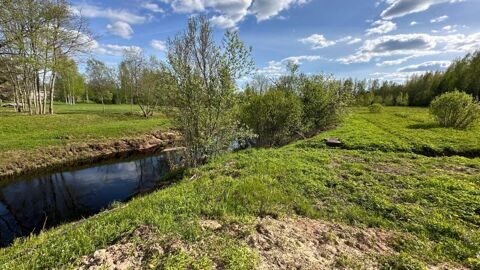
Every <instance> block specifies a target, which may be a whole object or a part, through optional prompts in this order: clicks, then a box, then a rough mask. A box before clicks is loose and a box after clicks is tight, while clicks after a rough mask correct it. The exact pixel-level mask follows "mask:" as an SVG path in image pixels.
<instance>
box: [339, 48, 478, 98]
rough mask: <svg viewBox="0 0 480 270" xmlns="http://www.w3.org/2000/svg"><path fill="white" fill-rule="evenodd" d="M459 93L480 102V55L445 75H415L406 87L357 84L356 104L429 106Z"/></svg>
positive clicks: (464, 60)
mask: <svg viewBox="0 0 480 270" xmlns="http://www.w3.org/2000/svg"><path fill="white" fill-rule="evenodd" d="M347 81H352V80H351V79H349V80H347ZM455 90H458V91H461V92H465V93H467V94H470V95H471V96H473V97H474V98H475V99H476V100H480V51H477V52H475V53H471V54H467V55H466V56H465V57H464V58H462V59H457V60H455V61H454V62H453V63H452V64H451V65H450V67H449V68H448V69H447V70H446V71H444V72H440V71H437V72H426V73H424V74H421V75H414V76H412V77H411V78H409V79H408V80H407V81H406V82H405V83H403V84H398V83H394V82H388V81H384V82H382V83H381V82H380V81H378V80H373V81H368V82H367V81H360V82H358V81H357V82H355V83H354V93H355V96H356V103H357V104H358V105H364V106H366V105H370V104H372V103H381V104H384V105H386V106H407V105H409V106H429V105H430V103H431V102H432V100H433V99H434V98H435V97H437V96H440V95H441V94H443V93H446V92H452V91H455Z"/></svg>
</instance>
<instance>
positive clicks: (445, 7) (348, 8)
mask: <svg viewBox="0 0 480 270" xmlns="http://www.w3.org/2000/svg"><path fill="white" fill-rule="evenodd" d="M73 5H74V7H73V8H74V10H75V11H76V12H80V13H82V15H83V16H85V17H87V18H88V21H89V25H90V28H91V30H92V32H93V34H94V36H95V39H96V42H95V43H94V45H93V47H92V48H93V49H92V54H93V56H94V57H96V58H99V59H100V60H102V61H105V62H106V63H107V64H109V65H116V64H118V62H119V61H120V59H121V52H122V50H123V49H124V48H128V47H134V48H138V49H141V50H142V51H143V52H144V53H145V54H146V55H151V54H153V55H157V56H158V57H160V58H165V41H166V40H167V39H168V37H171V36H173V35H175V34H176V33H177V32H178V31H181V30H182V29H184V27H185V25H186V21H187V19H188V17H189V16H192V15H198V14H205V15H206V16H207V17H208V18H209V19H210V20H211V22H212V24H213V25H214V27H215V32H216V36H217V38H221V36H222V33H223V31H224V30H225V29H238V31H239V33H240V36H241V38H242V40H243V41H244V42H245V43H246V44H247V45H251V46H252V47H253V57H254V60H255V62H256V66H257V68H258V70H257V72H258V73H261V74H265V75H266V76H272V77H274V76H278V75H280V74H282V72H284V66H285V63H286V62H287V61H294V62H296V63H298V64H300V65H301V69H302V71H304V72H306V73H318V72H325V73H332V74H335V75H336V76H337V77H341V78H344V77H354V78H359V79H362V78H379V79H383V80H395V81H402V80H404V79H405V78H407V77H408V76H411V75H412V74H415V73H419V72H424V71H426V70H441V69H444V68H445V67H447V66H448V64H449V63H450V61H452V60H453V59H455V58H458V57H461V56H463V55H465V54H466V53H468V52H471V51H474V50H475V49H480V20H479V19H478V14H480V0H131V1H118V0H117V1H114V0H107V1H92V0H80V1H74V2H73Z"/></svg>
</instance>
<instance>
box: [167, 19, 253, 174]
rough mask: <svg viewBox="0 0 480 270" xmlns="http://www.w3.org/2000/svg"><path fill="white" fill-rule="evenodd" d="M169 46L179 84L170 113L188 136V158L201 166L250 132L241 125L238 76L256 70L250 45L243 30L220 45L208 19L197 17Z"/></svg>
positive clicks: (227, 36) (170, 102) (171, 96)
mask: <svg viewBox="0 0 480 270" xmlns="http://www.w3.org/2000/svg"><path fill="white" fill-rule="evenodd" d="M168 47H169V48H168V65H169V70H170V71H171V76H172V81H173V82H174V85H173V87H172V91H170V92H169V93H168V94H169V100H168V112H169V113H170V114H171V115H172V116H173V118H174V120H175V122H176V124H177V126H178V128H179V129H180V130H181V132H182V134H183V136H184V143H185V147H186V148H187V156H186V159H187V161H188V162H189V164H190V165H191V166H193V167H195V166H197V165H200V164H201V163H202V162H203V161H204V160H205V158H208V157H214V156H216V155H218V154H219V153H221V152H224V151H225V150H227V149H228V147H229V146H230V144H231V143H232V142H233V141H235V140H238V139H239V138H242V137H248V135H249V134H248V133H247V132H244V131H243V130H242V129H240V128H239V125H238V123H237V120H238V119H237V115H236V113H237V111H236V104H237V96H236V94H235V90H236V89H235V80H236V79H239V78H240V77H239V76H243V75H245V74H248V72H250V71H251V69H252V60H251V58H250V49H248V48H246V47H245V46H244V44H243V43H242V42H241V41H240V39H239V37H238V33H237V32H227V33H226V34H225V38H224V42H223V44H221V45H217V44H216V43H215V40H214V37H213V29H212V27H211V25H210V22H209V21H208V19H207V18H206V17H199V18H195V17H193V18H191V19H190V20H189V22H188V26H187V30H186V31H185V32H183V33H180V34H178V35H177V36H176V37H175V38H174V39H172V40H170V41H169V44H168Z"/></svg>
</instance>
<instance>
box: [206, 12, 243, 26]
mask: <svg viewBox="0 0 480 270" xmlns="http://www.w3.org/2000/svg"><path fill="white" fill-rule="evenodd" d="M210 22H212V24H213V25H214V26H217V27H219V28H223V29H227V28H234V27H235V26H236V25H237V22H238V21H235V20H233V19H231V18H229V17H227V16H223V15H220V16H213V17H212V18H210Z"/></svg>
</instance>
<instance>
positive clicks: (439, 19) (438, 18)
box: [430, 15, 448, 23]
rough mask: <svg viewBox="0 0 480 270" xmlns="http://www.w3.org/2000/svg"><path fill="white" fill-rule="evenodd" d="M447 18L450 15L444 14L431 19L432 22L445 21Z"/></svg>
mask: <svg viewBox="0 0 480 270" xmlns="http://www.w3.org/2000/svg"><path fill="white" fill-rule="evenodd" d="M447 19H448V16H447V15H443V16H440V17H437V18H434V19H431V20H430V22H431V23H439V22H443V21H445V20H447Z"/></svg>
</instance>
